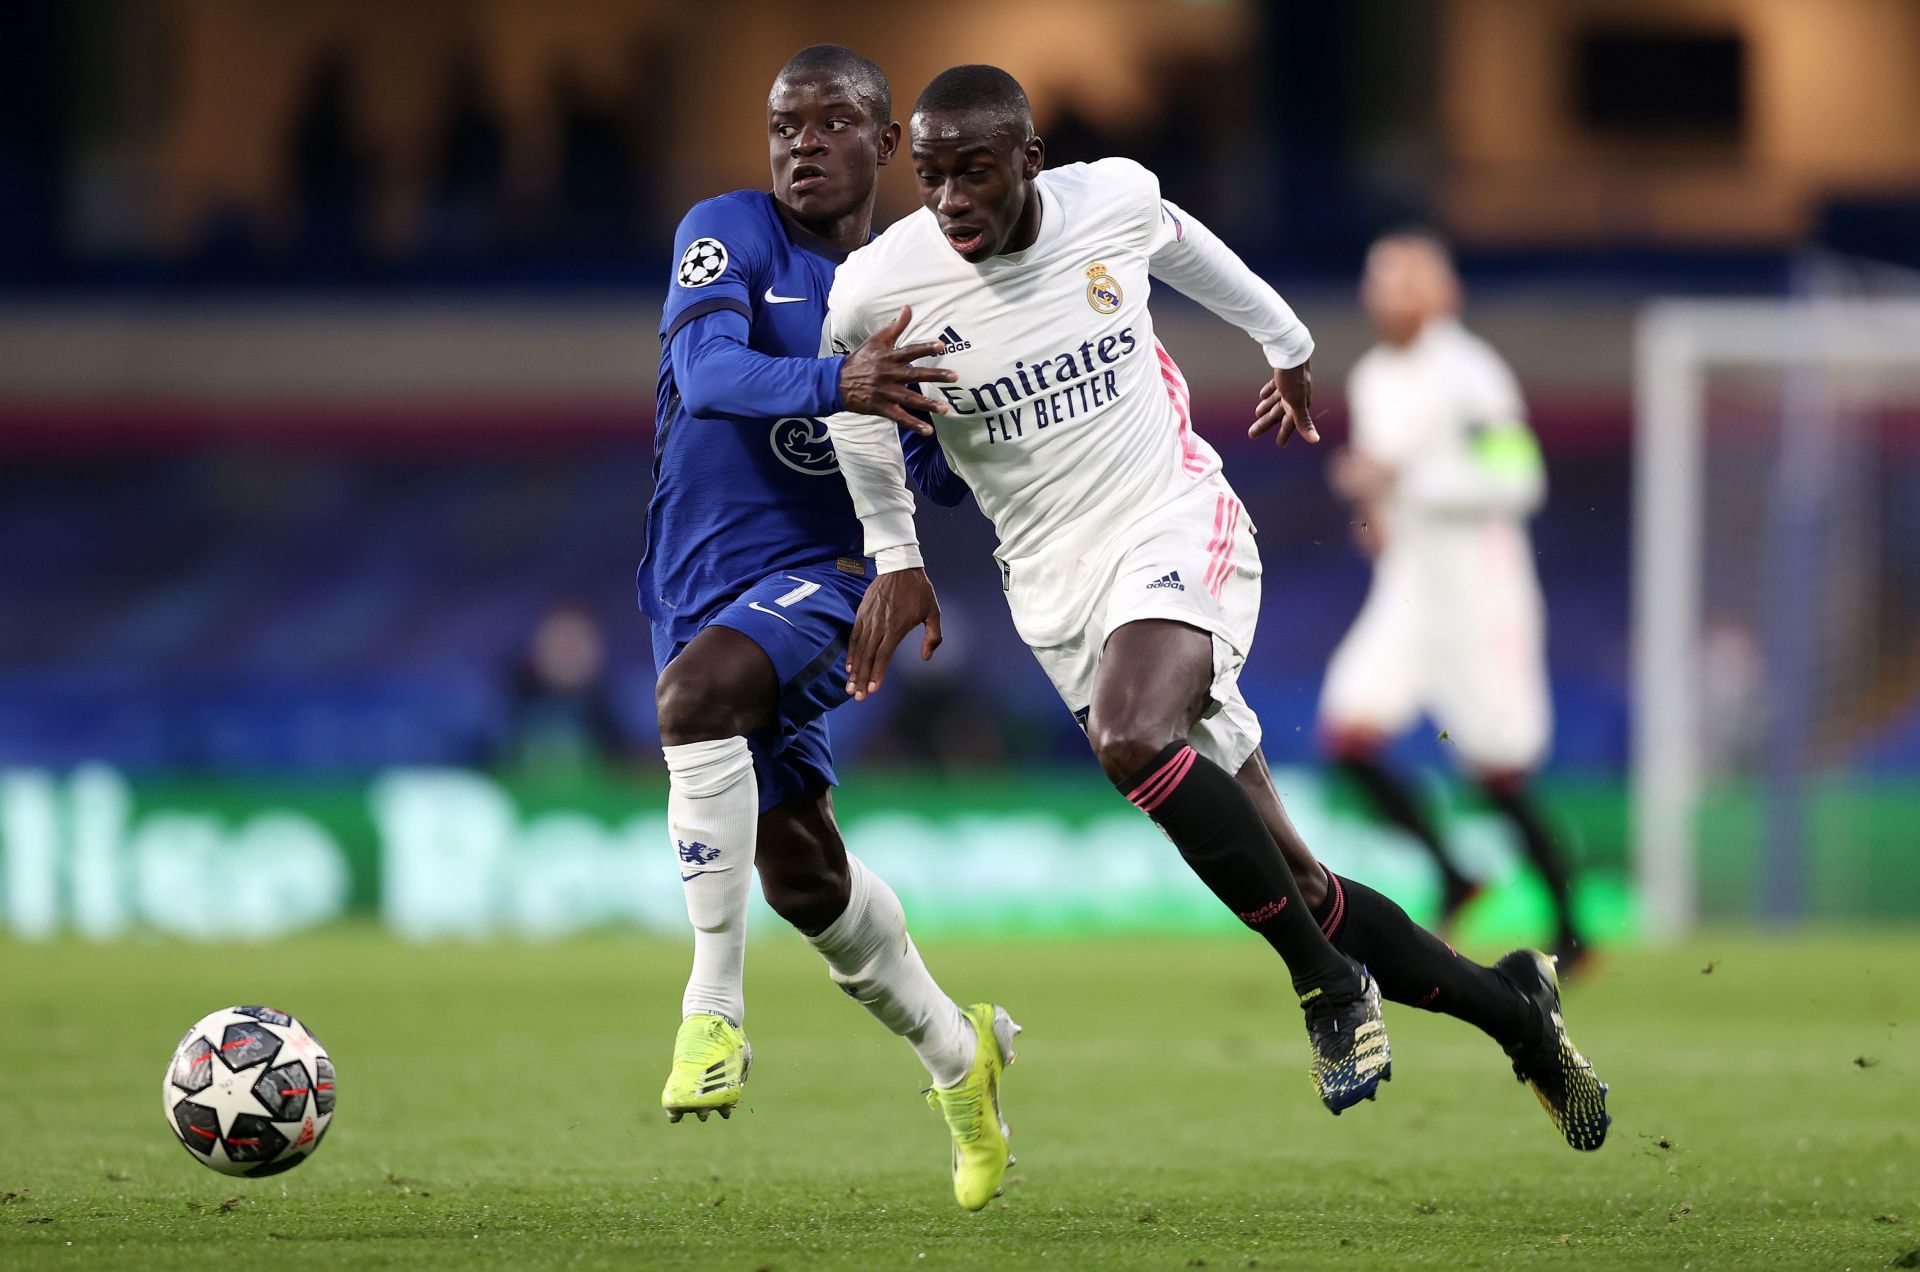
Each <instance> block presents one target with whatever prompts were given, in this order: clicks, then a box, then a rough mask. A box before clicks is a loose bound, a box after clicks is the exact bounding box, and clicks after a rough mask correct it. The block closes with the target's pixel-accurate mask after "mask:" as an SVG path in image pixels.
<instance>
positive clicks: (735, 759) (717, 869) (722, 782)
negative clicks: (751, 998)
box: [660, 738, 760, 1025]
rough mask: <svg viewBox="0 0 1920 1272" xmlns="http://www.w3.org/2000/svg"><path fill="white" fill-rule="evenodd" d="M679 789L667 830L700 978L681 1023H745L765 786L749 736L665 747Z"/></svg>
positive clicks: (674, 788) (684, 1002)
mask: <svg viewBox="0 0 1920 1272" xmlns="http://www.w3.org/2000/svg"><path fill="white" fill-rule="evenodd" d="M660 749H661V751H662V752H663V753H665V755H666V757H667V774H668V777H669V778H670V779H671V781H672V785H671V787H670V789H669V790H668V793H667V831H668V833H669V834H671V835H672V836H673V846H674V851H675V853H676V855H677V861H676V864H677V865H678V866H679V867H680V881H681V883H682V884H683V885H684V887H685V888H686V893H687V917H688V918H689V919H691V920H692V921H693V972H692V974H691V975H690V976H688V977H687V992H686V994H685V995H684V996H683V997H682V998H681V1000H680V1014H681V1016H682V1017H686V1016H691V1015H693V1014H694V1013H695V1012H713V1013H715V1014H717V1015H721V1016H725V1017H726V1018H727V1019H728V1020H731V1021H732V1022H733V1023H734V1024H736V1025H738V1024H741V1023H742V1022H743V1021H744V1020H745V1019H746V1014H747V999H746V989H745V979H746V964H747V898H748V896H749V894H750V893H751V891H752V888H753V849H754V829H755V825H756V823H757V822H758V821H759V817H760V787H759V783H757V782H756V781H755V780H754V777H753V755H752V753H751V752H749V751H748V750H747V740H746V739H745V738H721V739H719V740H718V741H714V742H686V743H682V744H681V745H679V746H664V747H661V748H660Z"/></svg>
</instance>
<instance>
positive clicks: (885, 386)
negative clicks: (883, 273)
mask: <svg viewBox="0 0 1920 1272" xmlns="http://www.w3.org/2000/svg"><path fill="white" fill-rule="evenodd" d="M912 318H913V311H912V310H911V309H907V308H902V309H901V310H900V315H899V317H897V318H895V319H894V320H893V321H892V322H891V323H889V324H888V325H887V326H885V327H882V328H881V329H880V330H878V331H876V332H874V333H873V334H872V335H871V336H869V337H867V339H866V340H865V342H863V343H862V344H861V345H860V347H859V348H857V349H855V350H854V351H853V352H852V353H849V354H848V355H847V356H846V358H845V360H844V361H842V362H841V364H840V400H841V401H842V402H843V403H844V404H845V405H846V408H847V410H849V411H858V412H859V413H860V414H862V415H878V416H882V417H884V418H886V419H890V420H892V421H893V422H894V423H896V424H903V425H905V426H906V427H908V428H910V429H912V430H913V431H914V432H916V433H932V432H933V425H931V424H929V423H927V422H926V421H925V420H923V419H921V418H920V417H919V416H917V415H915V414H913V412H915V411H925V412H926V413H928V414H929V415H945V414H946V413H947V405H946V403H944V402H941V401H939V400H938V399H935V398H930V397H927V396H926V395H925V394H923V393H920V392H918V390H917V388H916V386H918V385H921V384H930V383H941V384H951V383H952V382H953V381H954V380H956V379H958V378H959V377H958V376H957V375H956V374H955V373H954V372H952V371H947V370H944V369H942V368H939V367H917V366H914V365H913V363H914V361H915V360H916V359H919V358H937V357H939V356H940V355H941V354H942V353H945V352H946V346H944V345H942V344H941V343H940V342H939V341H930V342H927V343H923V344H913V345H905V346H901V347H898V348H896V347H895V344H894V342H895V341H897V340H899V339H900V333H901V332H903V331H905V330H906V329H907V323H908V322H910V321H911V320H912Z"/></svg>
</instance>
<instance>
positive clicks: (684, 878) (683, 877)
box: [680, 870, 713, 883]
mask: <svg viewBox="0 0 1920 1272" xmlns="http://www.w3.org/2000/svg"><path fill="white" fill-rule="evenodd" d="M712 873H713V871H711V870H696V871H694V872H693V873H692V874H690V875H681V876H680V882H682V883H685V882H687V881H688V880H690V879H698V878H699V877H700V876H701V875H703V874H712Z"/></svg>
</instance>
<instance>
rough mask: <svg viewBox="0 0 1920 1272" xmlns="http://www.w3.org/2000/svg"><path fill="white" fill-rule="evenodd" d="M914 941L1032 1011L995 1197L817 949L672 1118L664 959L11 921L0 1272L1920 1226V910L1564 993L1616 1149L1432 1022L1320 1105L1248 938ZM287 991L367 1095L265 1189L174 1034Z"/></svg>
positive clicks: (350, 1101) (1774, 1260)
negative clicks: (732, 1070) (722, 1087)
mask: <svg viewBox="0 0 1920 1272" xmlns="http://www.w3.org/2000/svg"><path fill="white" fill-rule="evenodd" d="M926 953H927V956H928V959H929V961H930V963H931V964H932V966H933V968H934V970H935V972H936V973H937V974H939V975H940V976H941V977H942V978H943V979H944V981H945V982H946V984H947V985H948V986H949V987H950V988H951V989H952V990H953V991H954V992H955V993H956V994H958V995H961V996H963V1001H965V1000H967V999H971V998H984V997H988V996H996V997H998V998H999V999H1000V1000H1001V1001H1003V1002H1005V1003H1006V1004H1007V1005H1008V1006H1009V1007H1010V1008H1011V1009H1012V1010H1013V1012H1014V1014H1015V1016H1016V1017H1017V1018H1018V1019H1019V1020H1020V1021H1021V1022H1022V1023H1023V1024H1024V1025H1026V1027H1027V1032H1026V1035H1025V1036H1024V1038H1023V1039H1022V1044H1023V1047H1022V1054H1021V1059H1020V1063H1019V1064H1018V1065H1017V1066H1016V1067H1015V1068H1014V1069H1013V1070H1012V1071H1011V1073H1010V1074H1009V1077H1008V1083H1007V1108H1008V1114H1009V1117H1010V1119H1011V1121H1012V1123H1013V1128H1014V1141H1013V1142H1014V1147H1015V1151H1016V1152H1017V1153H1018V1154H1019V1158H1020V1160H1019V1164H1018V1165H1017V1166H1016V1167H1015V1168H1014V1169H1013V1171H1012V1172H1011V1176H1010V1179H1009V1183H1008V1187H1007V1190H1006V1195H1005V1197H1004V1199H1003V1200H1002V1201H998V1202H995V1203H993V1204H992V1205H991V1206H990V1207H989V1208H988V1209H987V1210H986V1211H985V1212H983V1213H981V1214H978V1215H966V1214H963V1213H961V1212H960V1211H959V1210H958V1209H957V1208H956V1207H955V1206H954V1204H953V1202H952V1199H951V1194H950V1192H949V1187H948V1180H947V1148H946V1140H945V1137H944V1132H943V1129H942V1127H941V1124H940V1122H939V1120H938V1118H937V1116H936V1115H935V1114H933V1113H932V1112H930V1111H929V1110H928V1109H927V1108H926V1106H925V1104H924V1102H923V1100H922V1099H921V1097H920V1096H919V1094H918V1091H919V1088H920V1087H921V1086H922V1085H923V1080H922V1075H921V1072H920V1070H919V1068H918V1066H917V1065H916V1064H915V1062H914V1060H913V1057H912V1055H911V1053H910V1052H909V1051H908V1050H907V1049H906V1047H905V1045H904V1044H902V1043H899V1042H897V1041H896V1040H894V1039H893V1038H890V1037H887V1036H885V1035H883V1034H882V1033H881V1032H880V1030H879V1028H878V1027H877V1026H876V1025H874V1024H873V1023H872V1022H871V1021H870V1020H869V1019H868V1018H867V1017H866V1015H865V1014H864V1013H863V1012H862V1011H861V1010H860V1009H859V1008H858V1007H857V1006H855V1005H854V1004H853V1003H851V1002H849V1001H847V1000H846V999H845V998H844V997H843V996H842V995H841V994H839V993H838V992H837V991H836V990H835V989H834V987H833V985H832V984H831V983H830V982H829V981H828V980H827V978H826V975H825V973H824V971H823V969H822V968H821V967H820V965H819V964H818V962H817V960H816V959H815V958H814V957H813V955H812V953H811V952H810V951H809V950H807V949H806V948H805V947H804V946H803V945H801V944H799V943H798V942H797V941H794V940H792V939H790V938H786V939H769V940H767V941H765V942H762V943H760V944H758V945H756V946H755V948H754V950H753V954H752V957H751V960H750V966H749V969H748V989H749V991H750V996H751V1001H752V1011H751V1016H750V1019H749V1021H748V1026H749V1030H750V1032H751V1035H752V1037H753V1039H754V1042H755V1046H756V1055H757V1063H756V1065H755V1069H754V1075H753V1079H752V1082H751V1083H750V1085H749V1095H748V1099H747V1102H746V1104H745V1105H744V1106H743V1108H742V1110H741V1111H740V1113H739V1114H737V1115H736V1116H735V1117H734V1119H733V1120H732V1121H730V1122H721V1121H719V1120H718V1119H715V1120H713V1121H711V1122H708V1123H705V1124H700V1123H698V1122H695V1121H692V1120H691V1119H690V1120H688V1121H687V1122H684V1123H682V1124H681V1125H678V1126H669V1125H667V1123H666V1121H665V1119H664V1118H663V1117H662V1116H661V1114H660V1111H659V1107H658V1104H657V1100H658V1092H659V1085H660V1081H661V1079H662V1077H663V1076H664V1071H665V1062H666V1059H667V1054H668V1050H669V1046H670V1040H671V1034H672V1029H673V1026H674V1024H675V1018H676V1016H677V1014H678V1003H679V985H680V980H681V975H682V970H683V966H684V958H683V953H682V951H681V949H680V947H679V946H677V945H675V944H670V943H660V942H650V941H641V940H637V939H615V938H607V939H601V940H593V941H584V942H576V943H568V944H561V945H553V946H544V947H543V946H534V947H527V946H507V945H487V946H458V945H440V946H432V947H410V946H406V945H402V944H399V943H396V942H394V941H392V940H390V939H388V938H386V937H385V936H383V935H380V934H378V933H376V932H374V931H372V930H370V929H365V928H354V929H345V930H338V931H329V932H326V933H322V934H319V935H314V936H308V937H302V938H299V939H296V940H289V941H286V942H284V943H280V944H275V945H270V946H256V947H247V948H225V949H209V948H203V947H191V946H185V945H176V944H167V943H154V944H123V945H113V946H104V947H101V946H86V945H80V944H73V943H59V944H53V945H45V946H24V945H19V944H7V943H4V942H0V1197H3V1198H4V1200H3V1201H0V1266H4V1267H8V1268H11V1267H56V1266H58V1267H66V1266H73V1267H88V1268H100V1267H141V1268H183V1269H184V1268H192V1269H196V1272H203V1270H204V1269H207V1268H210V1267H220V1268H232V1267H250V1266H253V1265H254V1264H255V1263H256V1262H265V1263H268V1264H270V1265H271V1266H274V1267H287V1266H291V1267H325V1268H338V1267H416V1266H419V1267H519V1266H529V1267H536V1266H537V1267H569V1268H571V1267H597V1266H621V1267H654V1266H657V1267H690V1268H701V1269H739V1270H741V1272H748V1270H751V1269H755V1268H763V1267H764V1268H780V1269H802V1268H820V1267H827V1268H840V1267H846V1268H889V1267H892V1268H986V1267H1041V1266H1045V1267H1059V1268H1095V1267H1099V1268H1109V1267H1142V1268H1169V1269H1174V1268H1183V1267H1202V1266H1204V1267H1208V1268H1239V1267H1255V1266H1258V1267H1300V1268H1333V1267H1420V1266H1435V1267H1439V1266H1445V1267H1452V1268H1458V1267H1478V1266H1486V1267H1507V1266H1534V1265H1539V1266H1545V1265H1560V1266H1572V1265H1579V1266H1582V1267H1590V1266H1639V1267H1650V1266H1652V1267H1680V1266H1683V1265H1689V1266H1693V1267H1712V1266H1719V1267H1741V1268H1751V1267H1782V1268H1786V1267H1794V1268H1802V1267H1830V1268H1844V1267H1855V1268H1869V1267H1881V1266H1885V1265H1887V1264H1888V1262H1889V1261H1890V1260H1896V1259H1899V1258H1901V1257H1902V1256H1906V1255H1907V1252H1908V1251H1912V1250H1914V1249H1915V1248H1916V1247H1920V1063H1917V1062H1916V1060H1915V1058H1914V1043H1915V1042H1916V1041H1920V1039H1916V1037H1915V1034H1916V1032H1920V1014H1916V1012H1915V1007H1916V1002H1920V940H1916V938H1915V937H1914V936H1912V935H1906V934H1897V933H1886V934H1883V935H1879V936H1858V937H1848V938H1842V937H1838V936H1817V935H1816V936H1804V937H1791V938H1789V937H1781V938H1767V939H1762V938H1759V937H1756V936H1753V935H1743V936H1727V937H1726V938H1724V939H1707V940H1702V941H1698V942H1696V943H1694V944H1691V945H1689V946H1687V947H1685V948H1683V949H1680V950H1675V951H1662V952H1656V951H1622V952H1619V953H1616V954H1613V955H1611V956H1609V957H1608V959H1607V960H1606V962H1605V963H1604V965H1603V966H1602V967H1601V968H1600V969H1598V971H1597V972H1596V974H1595V975H1594V976H1593V977H1592V978H1591V979H1590V980H1589V981H1587V982H1586V983H1584V984H1581V985H1579V986H1577V987H1575V988H1574V989H1573V990H1572V992H1571V993H1570V995H1569V998H1568V1003H1567V1015H1568V1020H1569V1024H1570V1025H1571V1027H1572V1029H1573V1034H1574V1038H1575V1040H1576V1041H1577V1042H1578V1043H1579V1044H1580V1045H1581V1046H1582V1047H1583V1048H1584V1049H1585V1050H1586V1051H1587V1053H1588V1054H1589V1055H1590V1056H1592V1057H1593V1058H1594V1060H1595V1061H1596V1062H1597V1064H1598V1065H1599V1067H1600V1071H1601V1073H1602V1075H1603V1076H1604V1077H1606V1078H1607V1079H1608V1080H1609V1081H1610V1082H1611V1083H1612V1084H1613V1109H1614V1113H1615V1122H1614V1127H1613V1133H1612V1138H1611V1140H1610V1141H1609V1143H1608V1144H1607V1146H1606V1147H1605V1148H1604V1149H1603V1150H1601V1151H1600V1152H1599V1153H1597V1154H1591V1155H1581V1154H1575V1153H1573V1152H1572V1151H1570V1150H1568V1149H1567V1148H1566V1147H1565V1146H1564V1145H1563V1144H1561V1143H1560V1141H1559V1139H1558V1137H1557V1136H1556V1135H1555V1134H1554V1132H1553V1130H1552V1128H1551V1127H1550V1126H1549V1124H1548V1123H1547V1120H1546V1118H1545V1117H1544V1116H1543V1115H1542V1114H1541V1112H1540V1109H1539V1108H1538V1106H1537V1105H1536V1104H1535V1103H1534V1101H1533V1099H1532V1097H1531V1096H1530V1095H1529V1094H1528V1093H1527V1092H1526V1091H1525V1090H1524V1089H1523V1088H1521V1087H1520V1086H1518V1085H1517V1084H1516V1083H1515V1082H1514V1080H1513V1078H1512V1077H1511V1075H1510V1073H1509V1072H1508V1070H1507V1068H1506V1065H1505V1064H1504V1063H1503V1060H1502V1057H1501V1056H1500V1054H1499V1053H1498V1051H1497V1050H1496V1049H1495V1048H1494V1047H1493V1046H1492V1045H1491V1044H1490V1043H1489V1042H1487V1041H1486V1040H1485V1039H1483V1038H1481V1037H1479V1036H1478V1035H1476V1034H1473V1033H1471V1032H1470V1031H1468V1030H1467V1029H1466V1028H1465V1027H1463V1026H1461V1025H1459V1024H1456V1023H1455V1022H1453V1021H1450V1020H1446V1019H1443V1018H1439V1017H1434V1016H1430V1015H1427V1014H1426V1013H1423V1012H1419V1011H1413V1010H1410V1009H1407V1008H1395V1007H1392V1006H1389V1008H1388V1017H1387V1019H1388V1023H1389V1026H1390V1028H1391V1030H1392V1036H1393V1044H1394V1053H1395V1063H1394V1070H1395V1080H1394V1081H1393V1083H1392V1084H1391V1085H1390V1086H1388V1087H1386V1088H1385V1092H1384V1094H1383V1095H1382V1096H1381V1099H1380V1101H1379V1103H1377V1104H1368V1105H1363V1106H1361V1107H1360V1108H1359V1109H1357V1110H1355V1111H1353V1112H1352V1113H1349V1114H1347V1115H1346V1116H1343V1117H1340V1118H1338V1119H1335V1118H1332V1117H1329V1116H1328V1115H1327V1114H1326V1113H1325V1112H1324V1111H1323V1110H1322V1109H1321V1108H1320V1107H1319V1106H1318V1105H1317V1104H1316V1102H1315V1101H1314V1099H1313V1096H1312V1093H1311V1090H1310V1088H1309V1086H1308V1083H1307V1079H1306V1075H1305V1042H1304V1035H1303V1031H1302V1029H1301V1026H1300V1021H1299V1017H1298V1014H1297V1012H1296V1010H1295V1009H1294V1008H1292V1007H1291V1006H1290V1005H1289V1004H1288V1000H1287V996H1286V994H1285V992H1284V984H1283V982H1282V980H1281V978H1280V977H1279V975H1278V974H1277V972H1278V969H1277V965H1276V964H1275V963H1274V962H1273V961H1272V959H1271V957H1270V956H1269V955H1267V954H1266V953H1265V951H1264V948H1263V947H1261V946H1260V945H1259V943H1258V942H1256V941H1253V940H1251V939H1225V938H1223V939H1219V940H1198V941H1174V940H1166V939H1153V940H1144V939H1143V940H1118V939H1114V940H1107V941H1102V942H1098V943H1051V944H1049V943H1032V944H1011V943H998V944H991V945H988V944H960V943H954V942H945V941H941V942H936V943H934V944H933V945H932V946H931V947H930V948H928V949H927V951H926ZM1709 967H1711V969H1712V970H1711V971H1710V972H1708V971H1707V970H1706V969H1708V968H1709ZM255 1001H266V1002H269V1003H272V1004H275V1005H278V1006H281V1007H283V1008H285V1009H288V1010H291V1011H294V1012H296V1013H298V1014H299V1015H300V1016H302V1017H303V1018H304V1019H306V1020H307V1022H308V1023H309V1024H310V1025H311V1026H313V1028H314V1029H315V1030H316V1031H317V1032H318V1033H319V1035H320V1037H321V1038H322V1039H323V1040H324V1041H325V1042H326V1043H327V1045H328V1047H329V1048H330V1049H331V1050H332V1052H333V1055H334V1058H335V1060H336V1062H337V1063H338V1066H339V1082H340V1104H339V1112H338V1114H337V1117H336V1121H335V1123H334V1129H333V1131H332V1133H331V1135H330V1136H329V1137H328V1139H327V1142H326V1144H325V1145H324V1147H323V1148H322V1150H321V1152H320V1153H319V1154H318V1156H317V1157H315V1159H314V1160H313V1161H311V1162H309V1163H308V1164H306V1165H304V1166H302V1167H300V1168H299V1169H298V1170H296V1171H293V1172H291V1173H289V1174H286V1175H282V1176H279V1177H277V1178H273V1179H269V1180H263V1181H259V1182H251V1181H242V1180H229V1179H227V1178H225V1177H222V1176H218V1175H215V1174H213V1173H212V1172H210V1171H208V1170H205V1169H204V1168H202V1167H200V1166H198V1165H196V1164H195V1163H194V1162H192V1161H191V1160H189V1158H188V1157H187V1155H186V1153H184V1152H183V1151H182V1150H181V1149H180V1148H179V1146H178V1145H177V1144H176V1143H175V1142H174V1139H173V1136H172V1135H171V1133H170V1132H169V1131H168V1129H167V1128H166V1126H165V1125H163V1123H162V1120H161V1111H160V1100H159V1098H158V1093H159V1084H160V1076H161V1072H162V1069H163V1067H164V1065H165V1063H166V1059H167V1056H168V1053H169V1051H170V1049H171V1048H172V1046H173V1044H174V1042H175V1041H176V1040H177V1038H178V1036H179V1034H180V1032H181V1031H182V1030H184V1029H185V1028H186V1026H187V1025H188V1024H189V1023H191V1022H192V1021H193V1020H194V1019H195V1018H197V1017H198V1016H200V1015H201V1014H202V1013H204V1012H206V1011H209V1010H212V1009H213V1008H216V1007H220V1006H223V1005H226V1004H229V1003H233V1002H255ZM1916 1257H1920V1256H1916ZM1904 1266H1914V1264H1913V1263H1907V1264H1905V1265H1904Z"/></svg>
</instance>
